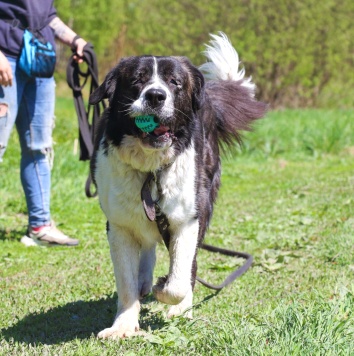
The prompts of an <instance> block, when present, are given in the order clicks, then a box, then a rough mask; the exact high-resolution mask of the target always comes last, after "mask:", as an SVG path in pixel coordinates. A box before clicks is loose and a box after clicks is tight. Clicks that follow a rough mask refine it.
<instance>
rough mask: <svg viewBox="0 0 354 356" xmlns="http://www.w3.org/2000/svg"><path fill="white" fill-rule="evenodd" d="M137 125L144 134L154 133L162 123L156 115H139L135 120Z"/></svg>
mask: <svg viewBox="0 0 354 356" xmlns="http://www.w3.org/2000/svg"><path fill="white" fill-rule="evenodd" d="M135 125H136V126H137V127H138V128H139V129H140V130H141V131H143V132H152V131H154V130H155V129H157V128H158V127H159V126H160V123H159V122H158V120H157V118H156V117H155V116H154V115H139V116H137V117H136V118H135Z"/></svg>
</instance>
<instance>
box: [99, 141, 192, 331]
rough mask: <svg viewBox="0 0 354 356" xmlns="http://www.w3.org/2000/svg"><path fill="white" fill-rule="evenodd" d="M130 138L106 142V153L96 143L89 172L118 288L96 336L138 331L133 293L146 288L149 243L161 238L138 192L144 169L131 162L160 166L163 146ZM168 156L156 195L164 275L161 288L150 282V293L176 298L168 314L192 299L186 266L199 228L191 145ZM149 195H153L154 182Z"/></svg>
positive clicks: (150, 257)
mask: <svg viewBox="0 0 354 356" xmlns="http://www.w3.org/2000/svg"><path fill="white" fill-rule="evenodd" d="M131 140H134V138H129V137H125V138H124V139H123V141H122V144H121V146H119V147H118V148H117V147H109V148H108V154H104V153H103V150H102V149H100V150H98V152H97V157H96V171H95V177H96V182H97V189H98V194H99V199H100V204H101V207H102V210H103V211H104V213H105V215H106V217H107V220H108V222H109V230H108V240H109V245H110V251H111V258H112V262H113V266H114V273H115V278H116V287H117V292H118V311H117V315H116V318H115V321H114V323H113V325H112V327H111V328H107V329H104V330H103V331H101V332H100V333H99V334H98V336H99V337H102V338H107V337H110V338H114V337H125V336H130V335H134V334H136V333H137V332H138V330H139V322H138V316H139V310H140V303H139V298H140V297H141V296H142V295H144V294H146V293H148V292H149V291H150V289H151V285H152V274H153V268H154V265H155V246H156V243H157V242H162V239H161V236H160V234H159V232H158V229H157V226H156V223H155V222H151V221H149V220H148V219H147V218H146V216H145V213H144V210H143V207H142V202H141V198H140V191H141V188H142V186H143V183H144V181H145V179H146V177H147V174H146V173H144V172H142V171H140V170H138V169H137V167H136V166H139V164H140V163H141V164H142V166H143V167H144V170H145V169H146V171H149V170H151V168H154V169H156V167H160V166H163V162H165V161H164V160H166V158H165V157H166V152H165V155H163V154H161V152H160V151H158V150H154V151H153V152H146V149H144V146H139V145H137V144H136V142H135V144H133V143H132V141H131ZM136 151H138V152H136ZM167 151H168V150H167ZM140 156H143V157H145V163H144V162H140V159H139V158H138V157H140ZM170 159H171V160H172V159H175V160H174V162H173V164H172V165H171V166H170V167H168V168H166V169H165V170H164V171H163V172H162V173H161V185H162V187H163V198H162V199H161V201H160V206H161V208H162V210H163V211H164V213H165V214H166V215H167V216H168V218H169V222H170V224H171V226H170V231H171V241H170V268H169V277H168V282H167V283H166V284H165V285H164V286H163V288H160V289H159V288H155V289H154V293H155V295H156V297H157V298H158V299H159V300H161V301H163V302H165V303H168V304H177V306H176V307H175V308H172V309H171V310H170V315H176V314H177V313H182V312H183V311H184V310H185V309H187V308H189V307H191V305H192V295H193V293H192V289H191V267H192V261H193V257H194V254H195V251H196V246H197V236H198V228H199V226H198V220H197V219H195V216H196V201H195V187H194V182H195V174H196V171H195V150H194V147H193V146H192V147H191V148H189V149H187V150H186V151H185V152H184V153H182V154H181V155H179V156H177V157H176V158H174V157H173V154H171V157H170ZM129 162H130V163H132V162H133V163H132V164H129ZM152 195H153V197H154V198H156V195H157V189H156V186H154V185H153V187H152Z"/></svg>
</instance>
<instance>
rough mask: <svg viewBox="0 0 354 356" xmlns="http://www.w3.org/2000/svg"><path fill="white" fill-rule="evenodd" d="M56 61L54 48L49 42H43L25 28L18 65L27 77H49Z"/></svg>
mask: <svg viewBox="0 0 354 356" xmlns="http://www.w3.org/2000/svg"><path fill="white" fill-rule="evenodd" d="M55 62H56V54H55V50H54V48H53V46H52V44H51V43H50V42H45V41H44V40H43V39H42V38H40V37H39V36H36V35H35V34H33V33H32V32H30V31H29V30H27V29H25V30H24V33H23V44H22V50H21V54H20V58H19V62H18V65H19V67H20V68H21V69H22V71H24V72H25V73H26V74H27V75H28V76H29V77H39V78H50V77H52V76H53V73H54V69H55Z"/></svg>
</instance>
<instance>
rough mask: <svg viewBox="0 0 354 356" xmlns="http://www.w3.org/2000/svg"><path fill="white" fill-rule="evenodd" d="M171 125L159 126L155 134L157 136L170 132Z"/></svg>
mask: <svg viewBox="0 0 354 356" xmlns="http://www.w3.org/2000/svg"><path fill="white" fill-rule="evenodd" d="M169 129H170V128H169V127H168V126H163V125H161V126H159V127H158V128H156V129H155V130H154V134H155V135H156V136H161V135H164V134H165V133H166V132H168V131H169Z"/></svg>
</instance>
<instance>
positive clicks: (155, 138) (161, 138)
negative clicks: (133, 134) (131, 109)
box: [136, 116, 176, 149]
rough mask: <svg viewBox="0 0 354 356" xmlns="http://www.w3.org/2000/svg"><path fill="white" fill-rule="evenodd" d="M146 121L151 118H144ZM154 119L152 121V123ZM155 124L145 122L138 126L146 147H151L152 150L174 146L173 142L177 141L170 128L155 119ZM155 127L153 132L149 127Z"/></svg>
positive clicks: (140, 136)
mask: <svg viewBox="0 0 354 356" xmlns="http://www.w3.org/2000/svg"><path fill="white" fill-rule="evenodd" d="M144 119H145V120H148V119H149V116H144ZM151 120H152V119H150V121H151ZM153 120H154V123H152V124H151V122H144V123H143V124H142V123H139V124H137V123H136V126H137V128H138V131H139V134H138V136H139V138H140V139H141V141H142V143H143V145H144V146H150V147H152V148H157V149H159V148H160V149H161V148H166V147H169V146H171V145H172V143H173V141H174V140H175V139H176V137H175V135H174V134H173V131H172V130H171V127H170V126H167V125H163V124H162V123H161V120H160V119H159V118H157V117H154V119H153ZM150 124H151V125H153V127H152V128H153V130H151V131H150V130H149V127H150V126H149V125H150Z"/></svg>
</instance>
